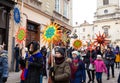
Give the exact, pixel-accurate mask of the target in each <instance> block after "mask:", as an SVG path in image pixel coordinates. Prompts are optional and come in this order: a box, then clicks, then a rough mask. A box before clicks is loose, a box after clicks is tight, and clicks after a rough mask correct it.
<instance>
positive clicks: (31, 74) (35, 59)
mask: <svg viewBox="0 0 120 83" xmlns="http://www.w3.org/2000/svg"><path fill="white" fill-rule="evenodd" d="M42 72H43V56H42V54H41V53H40V51H39V44H38V43H37V42H36V41H32V42H30V44H29V45H28V53H27V54H26V57H25V70H24V83H40V76H41V75H42Z"/></svg>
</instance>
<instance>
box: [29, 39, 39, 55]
mask: <svg viewBox="0 0 120 83" xmlns="http://www.w3.org/2000/svg"><path fill="white" fill-rule="evenodd" d="M39 48H40V46H39V44H38V43H37V42H36V41H33V42H31V43H30V44H29V45H28V51H29V52H30V53H31V54H32V53H33V52H35V51H37V50H38V49H39Z"/></svg>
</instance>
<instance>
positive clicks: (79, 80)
mask: <svg viewBox="0 0 120 83" xmlns="http://www.w3.org/2000/svg"><path fill="white" fill-rule="evenodd" d="M78 56H79V53H78V51H73V52H72V63H71V83H84V82H85V81H86V74H85V64H84V62H83V61H82V60H80V58H79V57H78Z"/></svg>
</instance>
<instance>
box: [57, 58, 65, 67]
mask: <svg viewBox="0 0 120 83" xmlns="http://www.w3.org/2000/svg"><path fill="white" fill-rule="evenodd" d="M64 61H65V57H59V58H57V57H55V63H56V64H57V65H59V64H61V63H63V62H64Z"/></svg>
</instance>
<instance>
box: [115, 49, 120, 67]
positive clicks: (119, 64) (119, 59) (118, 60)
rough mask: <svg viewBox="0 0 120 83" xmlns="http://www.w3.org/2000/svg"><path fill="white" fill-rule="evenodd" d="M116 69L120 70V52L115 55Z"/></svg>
mask: <svg viewBox="0 0 120 83" xmlns="http://www.w3.org/2000/svg"><path fill="white" fill-rule="evenodd" d="M115 63H116V68H120V51H119V52H117V53H116V55H115Z"/></svg>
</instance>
